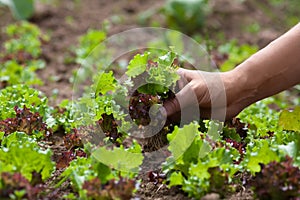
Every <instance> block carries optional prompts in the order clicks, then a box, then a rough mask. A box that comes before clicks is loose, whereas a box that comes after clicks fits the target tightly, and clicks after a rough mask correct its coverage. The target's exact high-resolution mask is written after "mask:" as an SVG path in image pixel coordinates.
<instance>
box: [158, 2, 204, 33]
mask: <svg viewBox="0 0 300 200" xmlns="http://www.w3.org/2000/svg"><path fill="white" fill-rule="evenodd" d="M207 7H208V1H206V0H189V1H184V0H169V1H167V3H166V5H165V6H164V8H163V14H164V15H165V16H166V22H167V25H168V27H169V28H172V29H177V30H180V31H183V32H185V33H187V34H192V33H194V32H195V31H196V30H199V29H201V28H203V26H204V24H205V17H206V15H207Z"/></svg>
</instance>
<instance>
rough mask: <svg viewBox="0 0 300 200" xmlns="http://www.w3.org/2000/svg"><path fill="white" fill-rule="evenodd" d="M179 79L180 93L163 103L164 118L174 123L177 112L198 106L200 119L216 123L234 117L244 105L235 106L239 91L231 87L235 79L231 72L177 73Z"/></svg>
mask: <svg viewBox="0 0 300 200" xmlns="http://www.w3.org/2000/svg"><path fill="white" fill-rule="evenodd" d="M177 72H178V74H179V75H180V77H181V79H180V80H179V81H178V86H179V89H180V91H179V92H178V93H177V94H176V98H174V99H172V100H170V101H167V102H165V103H164V108H165V111H166V113H167V116H168V117H169V118H172V119H175V120H176V119H178V117H179V116H178V115H180V111H184V110H187V109H188V108H191V107H194V108H193V110H195V106H199V110H200V116H198V117H201V118H214V119H219V120H224V119H230V118H232V117H234V116H236V115H237V114H238V113H239V112H240V111H241V110H242V109H243V108H244V107H245V106H247V105H248V104H247V103H246V102H243V101H242V102H243V103H239V102H240V101H239V99H241V98H239V97H238V94H239V91H240V89H239V88H242V87H239V86H238V85H237V86H235V85H234V84H235V83H236V82H237V81H238V79H239V76H238V74H235V72H234V71H231V72H225V73H214V72H203V71H199V70H187V69H182V68H180V69H178V71H177Z"/></svg>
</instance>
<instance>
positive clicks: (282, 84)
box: [164, 23, 300, 119]
mask: <svg viewBox="0 0 300 200" xmlns="http://www.w3.org/2000/svg"><path fill="white" fill-rule="evenodd" d="M178 74H179V75H180V77H181V81H179V87H180V89H181V90H180V91H179V92H178V93H177V94H176V99H173V100H171V101H168V102H166V103H165V104H164V108H165V112H166V114H167V116H168V117H170V118H174V117H175V118H176V116H178V115H179V113H180V110H181V109H183V108H188V107H190V106H192V101H190V100H189V99H191V94H192V93H194V95H196V97H197V101H198V104H199V109H200V113H201V117H204V118H210V117H211V108H212V102H214V104H213V105H214V108H215V110H216V111H218V110H219V111H220V112H222V111H224V110H226V113H225V118H226V119H230V118H232V117H235V116H236V115H237V114H238V113H239V112H241V111H242V110H243V109H244V108H245V107H247V106H249V105H250V104H252V103H254V102H256V101H258V100H261V99H264V98H266V97H269V96H272V95H274V94H277V93H279V92H281V91H283V90H286V89H288V88H290V87H292V86H294V85H296V84H299V83H300V23H299V24H297V25H296V26H294V27H293V28H292V29H290V30H289V31H288V32H286V33H285V34H283V35H282V36H280V37H279V38H277V39H276V40H274V41H273V42H271V43H270V44H269V45H268V46H266V47H265V48H263V49H261V50H260V51H258V52H257V53H255V54H254V55H252V56H251V57H249V58H248V59H247V60H246V61H244V62H243V63H241V64H240V65H239V66H237V67H236V68H235V69H233V70H231V71H229V72H223V73H214V72H202V71H199V70H186V69H179V70H178ZM203 77H208V78H205V80H204V78H203ZM217 79H219V80H221V81H222V82H223V86H222V87H220V84H218V86H214V81H213V80H217ZM208 88H213V90H212V91H211V92H209V89H208ZM221 90H222V91H224V90H225V94H226V103H218V102H217V101H216V100H217V99H219V96H220V94H221V93H222V91H221ZM179 102H180V103H179Z"/></svg>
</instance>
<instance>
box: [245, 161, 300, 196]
mask: <svg viewBox="0 0 300 200" xmlns="http://www.w3.org/2000/svg"><path fill="white" fill-rule="evenodd" d="M251 185H252V186H253V187H254V192H255V194H256V196H257V197H258V198H259V199H262V200H264V199H266V200H267V199H292V200H293V199H295V200H297V199H299V198H300V169H299V168H298V167H295V166H293V160H292V158H290V157H288V156H287V157H286V158H285V160H284V161H281V162H276V161H273V162H271V163H269V164H268V165H265V166H263V169H262V171H261V172H259V173H257V174H256V176H255V178H254V180H253V181H252V182H251Z"/></svg>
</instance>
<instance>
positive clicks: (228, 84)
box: [223, 66, 257, 110]
mask: <svg viewBox="0 0 300 200" xmlns="http://www.w3.org/2000/svg"><path fill="white" fill-rule="evenodd" d="M223 77H224V78H223V82H224V87H225V90H226V97H227V106H228V107H229V106H234V107H236V108H237V109H238V110H242V109H244V108H245V107H247V106H248V105H250V104H252V103H254V102H255V101H256V98H257V88H256V87H255V86H254V85H253V84H252V83H253V82H255V80H251V77H249V73H246V72H244V69H243V67H242V66H240V67H237V68H235V69H233V70H231V71H228V72H224V73H223ZM252 79H253V78H252Z"/></svg>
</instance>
